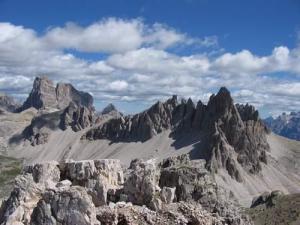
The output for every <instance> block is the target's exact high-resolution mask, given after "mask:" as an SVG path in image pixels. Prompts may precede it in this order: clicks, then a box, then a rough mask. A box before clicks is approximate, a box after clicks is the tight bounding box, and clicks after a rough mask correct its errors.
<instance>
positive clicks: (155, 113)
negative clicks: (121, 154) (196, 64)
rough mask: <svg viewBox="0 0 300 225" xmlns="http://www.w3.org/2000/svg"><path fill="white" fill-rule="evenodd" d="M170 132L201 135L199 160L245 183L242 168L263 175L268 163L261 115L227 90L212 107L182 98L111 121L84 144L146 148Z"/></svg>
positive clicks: (213, 98) (213, 99)
mask: <svg viewBox="0 0 300 225" xmlns="http://www.w3.org/2000/svg"><path fill="white" fill-rule="evenodd" d="M167 129H170V130H171V135H172V136H173V137H174V138H176V136H178V135H181V134H186V133H192V132H198V133H199V134H200V135H201V136H202V142H203V146H202V147H201V149H199V155H201V156H199V155H195V156H194V157H204V158H205V159H206V160H207V165H208V167H209V168H210V169H211V170H215V171H217V169H218V168H220V167H224V168H226V169H227V171H228V172H229V174H230V175H231V176H232V177H234V178H235V179H237V180H239V181H241V180H242V178H241V176H240V173H239V171H238V169H237V167H236V163H240V164H241V165H242V166H244V167H245V168H246V169H247V170H248V171H249V172H251V173H258V172H259V171H260V170H261V166H260V163H261V162H263V163H267V159H266V151H268V150H269V145H268V143H267V141H266V131H267V130H266V128H265V126H264V124H263V123H262V121H261V120H260V119H259V116H258V112H257V111H256V110H255V109H254V107H253V106H249V105H245V106H243V105H237V106H235V105H234V103H233V99H232V98H231V96H230V92H229V91H228V90H227V89H226V88H224V87H223V88H221V89H220V91H219V92H218V94H217V95H212V96H211V98H210V100H209V102H208V104H207V105H204V104H203V103H202V102H201V101H199V102H198V103H197V106H196V107H195V105H194V103H193V101H192V100H191V99H189V100H188V101H185V100H183V101H182V102H181V103H178V101H177V97H176V96H173V97H172V98H171V99H169V100H167V101H166V102H164V103H162V102H157V103H156V104H154V105H153V106H152V107H150V108H149V109H148V110H145V111H144V112H142V113H139V114H136V115H133V116H125V117H120V118H116V119H111V120H109V121H108V122H106V123H104V124H101V125H100V126H99V127H97V128H93V129H91V130H90V131H88V132H87V133H86V134H85V135H84V136H83V137H82V138H83V139H88V140H97V139H109V140H111V141H113V142H132V141H142V142H145V141H147V140H149V139H151V138H152V137H153V136H155V135H157V134H159V133H161V132H163V131H164V130H167ZM235 154H237V158H236V157H235Z"/></svg>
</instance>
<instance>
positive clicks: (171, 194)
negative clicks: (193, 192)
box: [160, 187, 176, 204]
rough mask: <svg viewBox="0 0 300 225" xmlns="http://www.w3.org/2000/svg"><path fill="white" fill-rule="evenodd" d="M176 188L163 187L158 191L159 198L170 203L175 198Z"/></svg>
mask: <svg viewBox="0 0 300 225" xmlns="http://www.w3.org/2000/svg"><path fill="white" fill-rule="evenodd" d="M175 191H176V188H175V187H174V188H171V187H163V188H162V189H161V192H160V196H161V200H162V201H163V202H165V203H167V204H170V203H172V202H173V200H174V199H175Z"/></svg>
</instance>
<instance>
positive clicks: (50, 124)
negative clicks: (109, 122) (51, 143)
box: [22, 102, 96, 146]
mask: <svg viewBox="0 0 300 225" xmlns="http://www.w3.org/2000/svg"><path fill="white" fill-rule="evenodd" d="M95 120H96V116H95V113H94V111H93V110H90V109H89V108H87V107H85V106H78V105H76V104H75V103H74V102H71V103H70V104H69V106H68V107H67V108H65V109H64V110H60V111H55V112H50V113H41V114H40V115H38V116H36V117H34V118H33V119H32V121H31V123H30V125H29V126H27V127H26V128H25V129H24V130H23V132H22V137H23V138H24V139H26V140H29V142H30V143H31V145H33V146H35V145H40V144H45V143H47V142H48V140H49V138H50V135H51V133H52V131H54V130H59V129H61V130H66V129H68V128H69V127H70V128H71V129H72V130H73V131H75V132H77V131H80V130H83V129H85V128H87V127H91V126H92V125H93V124H94V123H95Z"/></svg>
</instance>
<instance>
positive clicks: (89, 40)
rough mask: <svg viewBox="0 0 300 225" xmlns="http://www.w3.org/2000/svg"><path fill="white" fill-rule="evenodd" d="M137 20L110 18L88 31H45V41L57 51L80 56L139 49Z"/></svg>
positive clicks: (71, 25) (70, 26)
mask: <svg viewBox="0 0 300 225" xmlns="http://www.w3.org/2000/svg"><path fill="white" fill-rule="evenodd" d="M142 29H143V24H142V23H141V21H139V20H128V21H127V20H121V19H115V18H109V19H105V20H101V21H99V22H97V23H94V24H92V25H90V26H87V27H81V26H79V25H77V24H75V23H67V24H66V26H65V27H55V28H51V29H50V30H48V32H47V34H46V35H45V37H44V41H45V42H46V43H47V44H49V45H50V46H53V47H55V48H58V49H68V48H69V49H76V50H78V51H83V52H99V51H101V52H110V53H111V52H125V51H128V50H132V49H136V48H138V47H139V46H140V45H141V44H142V42H143V37H142V36H141V32H142Z"/></svg>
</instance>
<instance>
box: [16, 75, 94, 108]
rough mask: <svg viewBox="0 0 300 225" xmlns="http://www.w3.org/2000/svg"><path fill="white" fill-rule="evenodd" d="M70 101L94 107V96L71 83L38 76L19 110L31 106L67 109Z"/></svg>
mask: <svg viewBox="0 0 300 225" xmlns="http://www.w3.org/2000/svg"><path fill="white" fill-rule="evenodd" d="M70 102H74V103H76V104H77V105H81V106H85V107H87V108H88V109H90V110H94V108H93V97H92V96H91V95H90V94H89V93H86V92H82V91H78V90H77V89H75V88H74V87H73V86H72V85H71V84H65V83H58V84H57V85H56V86H54V84H53V82H52V81H51V80H49V79H48V78H47V77H36V78H35V80H34V83H33V88H32V90H31V92H30V94H29V96H28V98H27V99H26V100H25V102H24V103H23V105H22V106H21V107H20V108H18V110H17V111H18V112H21V111H24V110H26V109H28V108H30V107H34V108H36V109H48V108H50V109H59V110H61V109H65V108H66V107H68V106H69V104H70Z"/></svg>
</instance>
